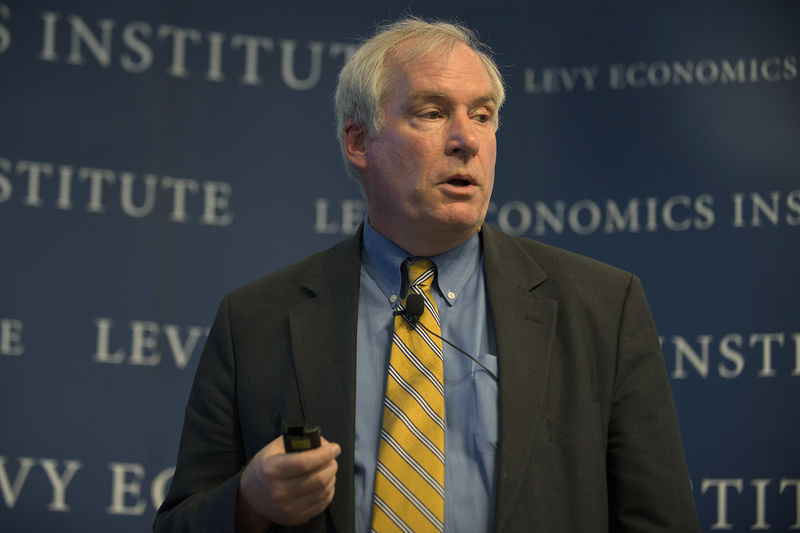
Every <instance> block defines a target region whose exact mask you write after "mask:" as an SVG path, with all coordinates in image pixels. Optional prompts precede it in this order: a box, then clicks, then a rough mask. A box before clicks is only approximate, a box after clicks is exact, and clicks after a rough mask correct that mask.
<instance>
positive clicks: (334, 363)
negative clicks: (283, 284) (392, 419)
mask: <svg viewBox="0 0 800 533" xmlns="http://www.w3.org/2000/svg"><path fill="white" fill-rule="evenodd" d="M360 250H361V232H360V231H359V232H357V234H356V235H355V236H354V237H352V238H350V239H347V240H346V241H343V242H342V243H341V244H339V245H337V246H335V247H334V248H332V249H330V250H329V251H328V252H327V253H326V254H325V259H324V261H323V262H322V265H321V267H322V268H321V272H320V273H319V275H318V277H315V278H313V279H308V280H303V281H302V289H303V290H304V291H305V292H306V294H308V296H309V300H308V301H306V302H304V303H302V304H300V305H298V306H296V307H294V308H293V309H292V310H291V311H290V313H289V321H290V328H291V336H292V350H293V355H294V360H295V371H296V372H297V383H298V387H299V395H300V401H301V404H302V408H303V410H304V414H305V417H306V420H307V421H310V422H313V423H315V424H319V426H320V430H321V432H322V435H323V436H324V437H325V438H326V439H328V440H330V441H332V442H337V443H339V444H340V445H341V447H342V454H341V455H340V456H339V472H338V474H337V477H336V496H335V497H334V499H333V503H332V504H331V507H330V513H331V516H332V519H333V523H334V525H335V527H336V530H337V531H352V529H353V475H354V474H353V446H354V435H355V390H356V385H355V369H356V329H357V322H358V290H359V279H360V277H359V276H360V270H361V252H360Z"/></svg>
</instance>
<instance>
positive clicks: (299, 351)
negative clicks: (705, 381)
mask: <svg viewBox="0 0 800 533" xmlns="http://www.w3.org/2000/svg"><path fill="white" fill-rule="evenodd" d="M481 238H482V242H483V251H484V273H485V279H486V290H487V292H488V302H489V306H490V312H491V316H492V322H493V323H494V327H495V335H496V338H497V351H498V365H499V390H500V402H499V403H500V405H499V409H500V442H499V449H498V458H497V461H498V463H497V476H498V478H497V490H496V495H495V497H496V503H495V521H494V522H495V525H494V529H495V531H498V532H499V531H509V532H517V531H535V532H538V533H553V532H559V531H574V532H594V531H598V532H602V531H670V532H675V531H699V526H698V524H697V517H696V514H695V510H694V503H693V497H692V492H691V488H690V481H689V477H688V473H687V468H686V464H685V461H684V456H683V449H682V445H681V439H680V435H679V431H678V423H677V420H676V417H675V410H674V407H673V402H672V396H671V393H670V389H669V383H668V379H667V375H666V371H665V367H664V361H663V357H662V355H661V349H660V347H659V343H658V338H657V334H656V330H655V326H654V324H653V320H652V318H651V315H650V311H649V308H648V306H647V302H646V300H645V297H644V293H643V291H642V287H641V284H640V282H639V280H638V279H637V278H636V277H635V276H633V275H631V274H628V273H626V272H623V271H621V270H618V269H616V268H614V267H610V266H608V265H604V264H602V263H599V262H597V261H594V260H591V259H588V258H585V257H582V256H579V255H576V254H572V253H569V252H566V251H564V250H560V249H557V248H553V247H551V246H547V245H544V244H542V243H538V242H536V241H532V240H528V239H521V238H513V237H509V236H507V235H505V234H503V233H501V232H500V231H498V230H497V229H495V228H493V227H491V226H489V225H484V227H483V229H482V231H481ZM360 250H361V238H360V232H359V233H358V234H357V235H356V236H355V237H353V238H350V239H347V240H345V241H343V242H341V243H339V244H338V245H336V246H334V247H333V248H331V249H329V250H327V251H325V252H322V253H319V254H317V255H314V256H312V257H310V258H308V259H305V260H304V261H301V262H300V263H297V264H295V265H293V266H291V267H289V268H286V269H284V270H281V271H279V272H276V273H274V274H272V275H269V276H266V277H264V278H262V279H260V280H258V281H256V282H254V283H251V284H249V285H247V286H245V287H243V288H241V289H238V290H237V291H235V292H233V293H232V294H230V295H228V296H226V297H225V299H224V300H223V301H222V303H221V305H220V308H219V312H218V315H217V318H216V321H215V323H214V326H213V328H212V330H211V333H210V335H209V338H208V341H207V343H206V346H205V349H204V351H203V355H202V356H201V359H200V362H199V366H198V369H197V374H196V377H195V382H194V385H193V388H192V393H191V395H190V398H189V403H188V405H187V408H186V419H185V422H184V428H183V434H182V437H181V444H180V451H179V455H178V462H177V469H176V472H175V476H174V478H173V480H172V485H171V487H170V490H169V494H168V495H167V498H166V501H165V502H164V504H163V506H162V507H161V509H160V510H159V515H158V517H157V518H156V523H155V528H154V529H155V530H156V531H170V532H175V531H208V532H211V531H219V532H227V531H233V529H234V514H235V513H234V510H235V500H236V489H237V483H238V480H239V473H240V472H241V470H242V468H243V467H244V465H245V464H246V462H247V461H248V460H249V459H250V458H251V457H252V456H253V455H254V454H255V453H256V452H257V451H258V450H260V449H261V448H262V447H263V446H264V445H266V444H267V443H269V442H270V441H272V440H273V439H274V438H275V437H277V436H278V435H279V434H280V431H281V423H282V421H283V420H284V418H288V419H297V418H298V417H302V416H303V415H304V416H305V418H306V419H308V420H313V421H314V422H316V423H318V424H319V425H320V427H321V428H322V430H323V434H324V435H325V437H326V438H327V439H328V440H331V441H334V442H337V443H339V444H340V445H341V447H342V454H341V456H340V457H339V472H338V475H337V479H336V495H335V497H334V499H333V503H332V504H331V506H330V507H329V509H328V510H327V511H326V512H325V513H323V514H322V515H320V516H318V517H317V518H315V519H313V520H312V521H311V522H309V523H308V524H307V525H305V526H303V527H300V528H296V530H297V531H339V532H348V531H352V529H353V509H354V502H353V439H354V417H355V389H356V384H355V380H356V373H355V368H356V363H355V361H356V357H355V351H356V322H357V312H358V290H359V272H360ZM278 529H280V528H278ZM289 530H291V529H289Z"/></svg>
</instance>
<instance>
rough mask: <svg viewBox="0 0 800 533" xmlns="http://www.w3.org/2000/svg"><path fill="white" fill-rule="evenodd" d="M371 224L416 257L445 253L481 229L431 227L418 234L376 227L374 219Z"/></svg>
mask: <svg viewBox="0 0 800 533" xmlns="http://www.w3.org/2000/svg"><path fill="white" fill-rule="evenodd" d="M370 224H371V225H372V228H373V229H374V230H375V231H377V232H378V233H380V234H381V235H383V236H384V237H386V238H387V239H388V240H390V241H392V243H394V244H395V245H397V246H398V247H400V248H402V249H403V250H404V251H406V252H408V253H409V254H410V255H413V256H415V257H433V256H436V255H439V254H443V253H444V252H447V251H448V250H452V249H453V248H455V247H456V246H458V245H460V244H462V243H464V242H466V241H468V240H469V239H470V238H471V237H472V236H473V235H475V234H476V233H477V232H478V231H480V226H478V227H477V228H468V229H465V230H464V231H460V232H455V231H453V230H452V229H451V230H449V231H447V232H436V231H434V230H433V228H431V231H428V232H425V233H424V234H422V235H418V234H415V233H414V232H412V231H396V230H395V231H393V229H394V227H392V228H381V227H376V226H375V225H374V224H372V220H370Z"/></svg>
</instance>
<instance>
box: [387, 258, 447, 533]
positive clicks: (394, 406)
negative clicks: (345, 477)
mask: <svg viewBox="0 0 800 533" xmlns="http://www.w3.org/2000/svg"><path fill="white" fill-rule="evenodd" d="M403 267H404V268H407V270H408V279H409V289H408V294H412V293H416V294H419V295H421V296H422V297H423V299H424V303H425V310H424V311H423V313H422V316H421V317H420V318H419V322H420V323H421V324H416V325H414V326H413V327H412V326H410V325H409V324H408V322H407V321H406V320H404V319H403V317H402V316H399V315H398V316H396V317H395V319H394V335H393V336H392V351H391V355H390V358H389V371H388V376H387V378H386V397H385V398H384V403H383V427H382V428H381V438H380V446H379V448H378V464H377V469H376V472H375V495H374V497H373V505H372V531H376V532H379V533H383V532H386V531H404V532H408V533H411V532H414V533H420V532H427V531H432V532H435V531H442V530H443V528H444V369H443V363H442V361H443V359H442V343H441V340H439V339H438V338H436V337H435V336H434V335H431V334H430V333H428V332H427V331H425V328H423V327H422V325H424V326H425V327H426V328H428V329H429V330H431V331H432V332H434V333H436V334H438V335H441V331H440V328H439V312H438V310H437V309H436V303H435V302H434V300H433V295H432V294H431V284H432V283H433V279H434V277H435V276H436V266H435V265H434V264H433V262H431V261H430V260H428V259H414V258H409V259H407V260H406V261H405V262H404V263H403ZM407 299H408V296H406V300H407ZM405 303H406V302H405V301H404V302H403V306H405Z"/></svg>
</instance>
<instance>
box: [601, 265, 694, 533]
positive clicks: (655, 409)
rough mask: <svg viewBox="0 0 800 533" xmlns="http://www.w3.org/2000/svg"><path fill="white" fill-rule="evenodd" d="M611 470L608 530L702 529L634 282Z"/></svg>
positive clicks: (615, 404) (623, 332) (615, 402)
mask: <svg viewBox="0 0 800 533" xmlns="http://www.w3.org/2000/svg"><path fill="white" fill-rule="evenodd" d="M607 472H608V494H609V522H610V530H611V531H637V532H656V531H659V532H667V531H669V532H690V531H691V532H695V531H698V532H699V531H700V526H699V523H698V521H697V514H696V512H695V507H694V499H693V496H692V490H691V482H690V480H689V476H688V469H687V466H686V461H685V458H684V454H683V445H682V442H681V437H680V431H679V428H678V420H677V416H676V414H675V407H674V404H673V400H672V393H671V391H670V386H669V380H668V377H667V373H666V368H665V365H664V358H663V355H662V352H661V347H660V345H659V341H658V334H657V332H656V328H655V324H654V323H653V319H652V316H651V314H650V309H649V307H648V305H647V300H646V298H645V295H644V291H643V289H642V285H641V282H640V281H639V279H638V278H637V277H636V276H631V279H630V283H629V285H628V291H627V295H626V298H625V301H624V304H623V307H622V314H621V317H620V320H619V331H618V335H617V361H616V371H615V376H614V388H613V396H612V398H611V410H610V418H609V426H608V449H607Z"/></svg>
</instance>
